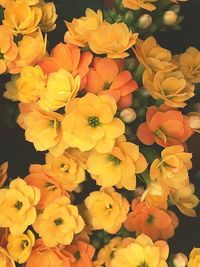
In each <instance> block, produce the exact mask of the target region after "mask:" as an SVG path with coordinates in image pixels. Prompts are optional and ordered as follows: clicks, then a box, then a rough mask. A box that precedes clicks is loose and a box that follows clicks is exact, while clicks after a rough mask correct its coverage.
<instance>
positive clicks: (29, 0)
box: [0, 0, 39, 7]
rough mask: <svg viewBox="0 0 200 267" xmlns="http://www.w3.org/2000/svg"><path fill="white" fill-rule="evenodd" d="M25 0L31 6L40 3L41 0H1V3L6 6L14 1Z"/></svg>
mask: <svg viewBox="0 0 200 267" xmlns="http://www.w3.org/2000/svg"><path fill="white" fill-rule="evenodd" d="M22 1H25V2H26V3H27V4H28V5H29V6H33V5H36V4H38V3H39V0H0V5H1V6H3V7H6V6H7V5H9V4H10V3H12V2H22Z"/></svg>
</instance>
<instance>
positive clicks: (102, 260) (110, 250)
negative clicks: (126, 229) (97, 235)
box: [94, 237, 123, 267]
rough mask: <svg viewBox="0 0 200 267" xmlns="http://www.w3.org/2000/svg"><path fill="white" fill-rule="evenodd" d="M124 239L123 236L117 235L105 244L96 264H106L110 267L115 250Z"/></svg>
mask: <svg viewBox="0 0 200 267" xmlns="http://www.w3.org/2000/svg"><path fill="white" fill-rule="evenodd" d="M122 241H123V239H122V238H121V237H115V238H113V239H111V240H110V242H109V243H108V244H107V245H106V246H104V247H103V248H102V249H101V250H100V251H99V253H98V255H97V260H96V261H95V262H94V265H95V266H97V267H99V266H102V265H103V264H105V266H106V267H110V263H111V260H112V257H113V254H114V253H115V251H116V250H117V249H118V248H119V247H120V246H121V244H122Z"/></svg>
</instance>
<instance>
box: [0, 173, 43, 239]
mask: <svg viewBox="0 0 200 267" xmlns="http://www.w3.org/2000/svg"><path fill="white" fill-rule="evenodd" d="M39 200H40V191H39V189H37V188H36V187H32V186H30V185H27V184H26V182H25V181H24V180H22V179H20V178H16V179H15V180H13V181H12V182H11V183H10V187H9V189H6V188H3V189H0V227H9V229H10V232H11V233H12V234H14V235H18V234H22V233H23V232H24V231H25V230H26V228H27V227H28V226H29V225H31V224H33V223H34V222H35V219H36V209H35V206H36V205H37V203H38V202H39Z"/></svg>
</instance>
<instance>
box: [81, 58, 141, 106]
mask: <svg viewBox="0 0 200 267" xmlns="http://www.w3.org/2000/svg"><path fill="white" fill-rule="evenodd" d="M137 88H138V86H137V83H136V82H135V81H134V80H133V79H132V77H131V73H130V72H129V71H126V70H124V71H120V70H119V68H118V65H117V63H116V62H115V61H114V60H113V59H110V58H95V59H94V64H93V67H92V68H91V69H90V71H89V72H88V74H87V83H86V86H85V89H86V91H88V92H91V93H94V94H108V95H111V96H113V97H114V98H115V100H116V102H117V104H118V108H120V109H122V108H127V107H130V106H131V104H132V94H131V93H132V92H133V91H135V90H136V89H137Z"/></svg>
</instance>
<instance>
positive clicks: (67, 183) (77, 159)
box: [44, 149, 86, 191]
mask: <svg viewBox="0 0 200 267" xmlns="http://www.w3.org/2000/svg"><path fill="white" fill-rule="evenodd" d="M81 157H83V156H82V155H81V153H80V152H79V151H78V150H76V149H68V150H66V151H65V153H64V154H63V155H61V156H59V157H54V156H53V155H51V154H50V153H48V154H46V165H45V166H44V168H45V170H46V171H47V173H49V174H50V175H51V176H53V177H54V178H55V180H56V181H58V182H59V183H60V184H61V185H62V186H63V188H65V189H66V190H67V191H73V190H75V189H76V188H77V187H78V185H79V184H80V183H82V182H83V181H84V180H85V169H86V166H85V164H84V162H83V161H84V159H81Z"/></svg>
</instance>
